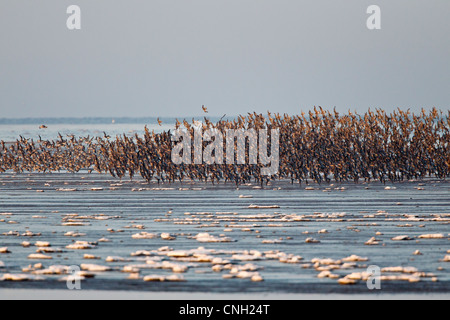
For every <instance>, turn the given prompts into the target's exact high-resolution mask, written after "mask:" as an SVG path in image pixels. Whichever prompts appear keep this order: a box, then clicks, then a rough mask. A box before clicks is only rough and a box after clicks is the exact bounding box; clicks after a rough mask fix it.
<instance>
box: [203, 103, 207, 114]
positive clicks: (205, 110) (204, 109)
mask: <svg viewBox="0 0 450 320" xmlns="http://www.w3.org/2000/svg"><path fill="white" fill-rule="evenodd" d="M202 109H203V111H204V112H205V113H208V109H206V107H205V106H204V105H202Z"/></svg>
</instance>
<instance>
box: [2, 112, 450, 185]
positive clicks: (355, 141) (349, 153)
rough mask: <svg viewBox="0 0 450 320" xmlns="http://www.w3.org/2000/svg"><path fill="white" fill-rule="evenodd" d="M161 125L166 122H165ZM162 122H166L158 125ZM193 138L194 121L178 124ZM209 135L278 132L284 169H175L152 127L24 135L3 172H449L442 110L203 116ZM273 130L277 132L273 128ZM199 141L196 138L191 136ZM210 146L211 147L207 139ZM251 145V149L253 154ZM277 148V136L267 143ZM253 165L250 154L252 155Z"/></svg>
mask: <svg viewBox="0 0 450 320" xmlns="http://www.w3.org/2000/svg"><path fill="white" fill-rule="evenodd" d="M158 120H159V119H158ZM158 122H159V121H158ZM183 126H184V127H185V130H188V132H190V133H191V135H192V137H193V135H194V120H193V122H192V123H189V122H188V121H186V120H183V122H179V121H178V120H177V121H176V124H175V128H176V129H178V128H183ZM201 126H202V127H203V128H202V129H203V130H207V129H216V130H221V132H225V130H227V129H234V130H237V129H245V130H248V129H251V128H253V129H255V130H258V129H279V137H280V138H279V142H280V147H279V170H278V173H277V174H276V175H272V176H270V177H266V176H262V175H261V165H260V164H248V163H249V162H248V161H246V162H245V163H246V164H179V165H177V164H174V163H173V162H172V160H171V150H172V147H173V146H174V144H175V142H174V141H172V136H173V134H172V133H171V131H170V130H168V131H163V132H159V133H155V132H154V131H152V132H150V131H149V130H148V128H147V127H145V134H144V135H143V136H139V135H138V134H135V135H134V136H126V135H125V134H124V135H123V136H116V137H115V138H111V137H109V136H107V135H106V133H104V136H103V137H89V136H88V137H78V138H77V137H75V136H73V135H72V136H66V137H63V136H62V135H61V134H59V138H58V139H56V140H51V141H48V140H42V139H41V138H39V140H38V141H33V140H32V139H26V138H23V137H21V138H20V139H19V140H17V141H16V142H15V143H9V144H7V143H5V142H3V141H1V142H0V143H1V146H0V172H5V171H8V170H13V171H14V172H17V173H21V172H26V171H28V172H55V171H61V170H66V171H69V172H78V171H79V170H83V169H85V170H88V171H89V172H92V171H93V170H96V171H98V172H99V173H108V172H109V173H110V174H111V175H112V176H114V177H118V178H120V179H122V178H123V177H124V176H126V175H128V176H129V177H130V178H131V179H133V176H134V175H136V174H138V173H139V174H140V175H141V176H142V178H143V179H145V180H147V181H148V182H150V181H152V180H153V181H155V180H156V181H158V183H159V182H175V181H183V180H185V179H187V180H189V179H191V180H195V181H211V182H212V183H215V182H220V181H224V182H232V183H235V184H236V185H239V184H241V183H248V182H251V181H252V180H255V181H257V182H259V183H261V184H263V183H267V181H268V180H270V179H290V180H291V182H292V183H294V182H295V183H297V182H299V183H302V182H306V183H308V180H310V181H311V180H312V181H315V182H318V183H321V182H329V181H331V179H334V180H335V181H337V182H341V181H355V182H358V181H359V180H362V179H364V180H365V181H370V180H380V181H381V182H383V183H384V182H386V181H387V180H389V181H391V182H395V181H401V180H404V179H418V178H419V179H420V178H423V177H426V176H435V177H437V178H441V179H442V178H446V177H448V176H449V174H450V145H449V144H450V131H449V129H450V111H448V112H447V113H444V112H442V111H438V110H436V109H432V110H430V111H429V112H426V111H424V110H422V111H421V112H420V113H419V114H414V113H411V112H410V111H409V110H408V111H402V110H400V109H398V110H396V111H394V112H392V113H390V114H388V113H386V112H385V111H383V110H380V109H376V110H375V111H370V110H369V111H368V112H366V113H365V114H363V115H359V114H357V113H352V112H350V111H349V112H348V113H347V114H342V115H341V114H339V113H338V112H336V110H333V111H331V112H330V111H326V110H323V109H322V108H320V107H319V108H314V110H312V111H309V112H308V113H307V114H305V113H303V112H302V114H301V115H295V116H292V115H287V114H284V115H281V114H271V113H270V112H268V114H267V115H262V114H256V113H252V114H251V113H249V114H248V115H246V116H242V115H241V116H239V117H237V119H234V120H222V119H221V120H219V121H218V122H216V123H213V122H211V121H210V120H209V119H207V118H204V120H203V121H202V122H201ZM268 132H270V130H268ZM192 140H193V139H192ZM203 143H204V144H205V143H206V142H203ZM248 148H249V147H248V146H247V151H246V152H248ZM268 149H269V150H270V139H269V144H268ZM246 157H247V160H248V153H247V154H246Z"/></svg>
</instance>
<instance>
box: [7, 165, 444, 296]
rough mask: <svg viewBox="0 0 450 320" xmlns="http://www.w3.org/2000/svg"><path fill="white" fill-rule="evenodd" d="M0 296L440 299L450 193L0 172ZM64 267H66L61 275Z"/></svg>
mask: <svg viewBox="0 0 450 320" xmlns="http://www.w3.org/2000/svg"><path fill="white" fill-rule="evenodd" d="M0 195H1V197H0V280H2V281H0V287H3V288H39V289H46V288H52V289H65V288H66V287H67V285H66V279H67V277H68V276H69V275H73V270H79V271H78V272H77V273H76V274H75V276H76V277H77V279H80V281H81V286H82V288H83V289H101V290H145V291H185V292H186V291H188V292H215V293H245V292H311V293H328V292H339V293H347V292H349V293H351V292H358V293H368V292H369V290H368V288H367V285H366V282H367V280H368V279H369V277H370V276H371V275H372V274H371V273H369V272H368V267H369V266H377V267H379V270H380V272H381V274H380V278H379V279H380V281H381V290H382V291H383V292H396V293H397V292H398V293H408V292H444V293H448V292H450V273H449V272H448V270H449V268H450V263H449V262H450V251H449V250H450V241H449V239H450V235H449V233H450V184H449V183H448V182H447V181H439V180H435V179H427V180H422V181H405V182H402V183H395V184H388V183H387V184H386V185H384V184H381V183H379V182H373V183H370V184H365V183H359V184H354V183H342V184H339V183H334V184H331V185H329V184H322V185H318V184H310V185H307V186H306V185H304V184H303V185H301V186H300V185H298V184H294V185H292V184H290V183H289V182H287V181H276V182H272V183H271V184H270V185H268V186H264V187H263V188H261V187H260V186H259V185H258V184H248V185H241V186H240V187H239V189H237V188H236V187H235V186H234V185H233V184H223V183H221V184H218V185H217V184H216V185H212V184H210V183H209V184H204V183H199V182H196V183H192V184H191V183H189V182H184V183H182V184H179V183H175V184H159V185H158V184H156V183H150V184H149V183H146V182H144V181H141V180H136V181H132V182H130V181H122V182H120V181H119V180H115V179H112V178H111V177H110V176H108V175H100V174H87V173H86V174H83V173H78V174H68V173H53V174H20V175H19V174H12V173H5V174H2V175H0ZM74 267H75V269H74Z"/></svg>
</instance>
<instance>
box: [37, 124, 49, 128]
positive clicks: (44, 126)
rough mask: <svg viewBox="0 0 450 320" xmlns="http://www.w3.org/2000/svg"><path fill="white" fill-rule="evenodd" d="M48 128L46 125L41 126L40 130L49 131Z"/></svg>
mask: <svg viewBox="0 0 450 320" xmlns="http://www.w3.org/2000/svg"><path fill="white" fill-rule="evenodd" d="M47 128H48V127H47V126H46V125H45V124H43V125H41V126H39V129H47Z"/></svg>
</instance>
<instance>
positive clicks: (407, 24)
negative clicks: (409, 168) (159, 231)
mask: <svg viewBox="0 0 450 320" xmlns="http://www.w3.org/2000/svg"><path fill="white" fill-rule="evenodd" d="M71 4H76V5H79V6H80V8H81V30H75V31H70V30H68V29H67V27H66V19H67V18H68V16H69V15H68V14H67V13H66V9H67V7H68V6H69V5H71ZM371 4H377V5H379V6H380V7H381V27H382V29H381V30H373V31H371V30H368V29H367V28H366V20H367V18H368V16H369V15H368V14H367V13H366V9H367V7H368V6H369V5H371ZM449 35H450V1H449V0H429V1H426V0H396V1H392V0H389V1H387V0H371V1H366V0H348V1H344V0H342V1H336V0H226V1H222V0H220V1H219V0H158V1H153V0H126V1H125V0H123V1H111V0H95V1H92V0H71V1H66V0H33V1H31V0H28V1H24V0H1V1H0V118H2V117H3V118H13V117H49V116H55V117H84V116H86V117H89V116H107V117H120V116H131V117H140V116H188V115H199V114H202V112H201V105H202V104H204V105H206V106H207V107H208V109H209V111H210V113H209V114H210V115H219V116H221V115H222V114H224V113H227V114H228V115H236V114H240V113H246V112H252V111H257V112H266V111H267V110H271V111H273V112H282V113H284V112H287V113H290V114H295V113H299V112H300V111H301V110H308V109H310V108H311V107H312V106H314V105H321V106H323V107H325V108H330V109H332V108H333V107H334V106H336V108H337V110H339V111H342V112H344V111H347V110H348V109H352V110H357V111H359V112H364V111H366V110H367V108H369V107H372V108H375V107H381V108H384V109H386V110H389V111H390V110H392V109H394V108H396V107H401V108H411V109H412V110H419V109H420V108H421V107H424V108H427V109H428V108H430V107H432V106H436V107H438V108H440V109H442V110H448V109H449V108H450V36H449Z"/></svg>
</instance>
